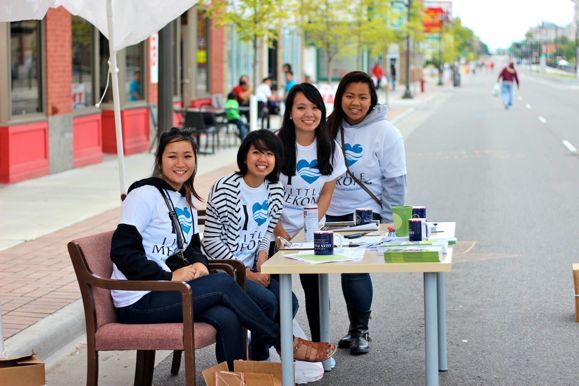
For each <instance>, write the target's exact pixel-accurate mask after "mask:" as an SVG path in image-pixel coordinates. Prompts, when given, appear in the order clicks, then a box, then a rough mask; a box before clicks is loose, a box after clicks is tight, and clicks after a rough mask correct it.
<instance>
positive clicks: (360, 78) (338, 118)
mask: <svg viewBox="0 0 579 386" xmlns="http://www.w3.org/2000/svg"><path fill="white" fill-rule="evenodd" d="M350 83H366V84H367V85H368V89H369V90H370V109H369V110H368V113H370V111H372V110H373V109H374V107H376V105H377V104H378V94H376V88H375V87H374V82H373V81H372V78H370V76H369V75H368V74H366V73H365V72H364V71H352V72H349V73H347V74H346V75H344V77H343V78H342V79H341V80H340V84H338V89H337V90H336V96H335V97H334V111H332V113H331V114H330V116H329V117H328V130H329V132H330V135H331V136H332V138H336V136H337V135H338V130H339V129H340V127H341V126H342V121H343V120H344V119H345V118H346V113H344V109H343V108H342V98H343V97H344V92H345V91H346V87H347V86H348V85H349V84H350ZM364 118H365V117H364Z"/></svg>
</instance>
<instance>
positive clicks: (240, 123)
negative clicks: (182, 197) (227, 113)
mask: <svg viewBox="0 0 579 386" xmlns="http://www.w3.org/2000/svg"><path fill="white" fill-rule="evenodd" d="M229 122H231V123H233V124H235V126H237V130H239V138H240V139H241V140H243V138H245V136H246V135H247V125H246V124H245V123H243V121H242V120H241V119H233V120H231V121H229Z"/></svg>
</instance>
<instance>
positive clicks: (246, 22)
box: [206, 0, 287, 83]
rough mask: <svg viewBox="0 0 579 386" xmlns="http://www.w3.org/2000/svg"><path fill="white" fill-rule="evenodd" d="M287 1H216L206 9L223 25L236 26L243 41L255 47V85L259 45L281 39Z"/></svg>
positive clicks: (211, 16) (209, 15)
mask: <svg viewBox="0 0 579 386" xmlns="http://www.w3.org/2000/svg"><path fill="white" fill-rule="evenodd" d="M285 10H286V7H284V2H283V0H214V1H213V2H212V4H211V5H210V6H209V7H208V8H207V9H206V12H207V15H208V17H210V18H212V19H213V20H215V21H216V23H217V25H219V26H232V27H234V28H235V29H236V31H237V33H238V35H239V38H240V39H241V41H244V42H251V43H252V46H253V82H254V83H257V82H258V81H259V79H258V74H257V63H258V60H257V58H258V50H257V48H258V42H259V41H260V40H265V41H266V42H267V44H270V43H271V42H273V41H274V40H275V39H276V38H277V31H278V30H279V29H280V27H281V24H282V22H283V20H285V19H286V18H287V14H286V11H285Z"/></svg>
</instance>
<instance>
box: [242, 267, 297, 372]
mask: <svg viewBox="0 0 579 386" xmlns="http://www.w3.org/2000/svg"><path fill="white" fill-rule="evenodd" d="M245 291H246V292H247V294H248V295H249V297H250V298H251V299H252V300H253V301H254V302H255V303H256V304H257V305H258V306H259V308H261V309H262V310H263V312H264V313H265V314H266V315H267V316H268V317H269V318H270V319H271V320H273V321H274V322H276V323H278V324H279V316H280V315H279V281H278V280H277V279H276V278H275V277H271V280H270V282H269V287H264V286H262V285H261V284H258V283H256V282H254V281H251V280H247V281H246V283H245ZM292 304H293V306H292V308H293V316H295V315H296V313H297V311H298V308H299V303H298V298H297V297H296V295H295V294H294V293H293V292H292ZM270 346H271V344H269V343H268V342H267V341H264V339H262V338H261V337H259V336H254V335H252V336H251V344H250V346H249V359H252V360H256V361H262V360H265V359H267V358H269V347H270Z"/></svg>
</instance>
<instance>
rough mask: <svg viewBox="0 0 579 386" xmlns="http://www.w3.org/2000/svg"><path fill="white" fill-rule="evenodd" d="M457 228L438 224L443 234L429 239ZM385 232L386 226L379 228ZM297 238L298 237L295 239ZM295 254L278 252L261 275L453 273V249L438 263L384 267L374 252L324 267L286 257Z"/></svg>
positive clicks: (286, 251) (440, 236) (446, 235)
mask: <svg viewBox="0 0 579 386" xmlns="http://www.w3.org/2000/svg"><path fill="white" fill-rule="evenodd" d="M455 228H456V223H454V222H439V223H437V229H438V230H439V231H442V232H437V233H435V234H433V237H431V239H436V238H453V237H454V232H455ZM380 229H381V230H385V229H386V228H385V225H381V226H380ZM298 237H299V236H298ZM294 252H295V251H288V250H285V251H279V252H278V253H276V254H275V255H273V256H272V257H271V258H270V259H269V260H268V261H267V262H266V263H265V264H263V265H262V266H261V272H262V273H267V274H293V273H318V274H326V273H379V272H450V271H451V270H452V246H450V247H449V248H448V252H447V253H446V255H445V256H444V260H443V261H441V262H438V263H387V262H385V261H384V256H383V255H382V254H379V253H378V252H377V251H376V250H366V252H365V253H364V257H363V259H362V260H360V261H347V262H336V263H324V264H309V263H304V262H301V261H297V260H294V259H290V258H287V257H285V256H284V255H285V254H288V253H294Z"/></svg>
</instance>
